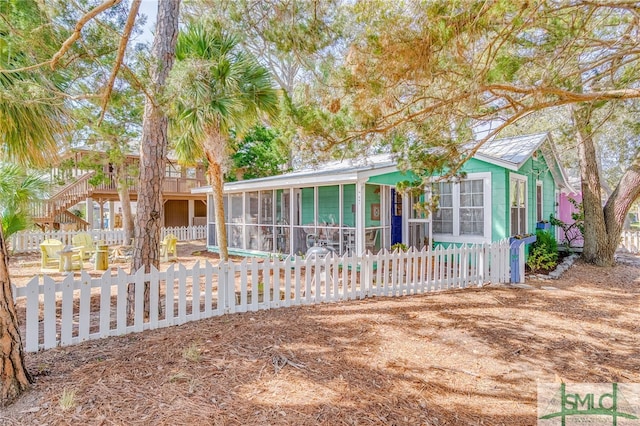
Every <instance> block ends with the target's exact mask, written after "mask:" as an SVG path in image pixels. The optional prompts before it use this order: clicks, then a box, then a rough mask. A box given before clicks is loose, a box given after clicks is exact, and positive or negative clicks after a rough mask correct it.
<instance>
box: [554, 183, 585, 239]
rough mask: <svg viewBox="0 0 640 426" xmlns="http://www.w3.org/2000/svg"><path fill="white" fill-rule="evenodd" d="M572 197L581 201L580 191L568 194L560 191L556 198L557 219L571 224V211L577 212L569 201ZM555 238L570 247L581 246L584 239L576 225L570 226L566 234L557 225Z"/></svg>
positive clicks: (572, 221)
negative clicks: (557, 198)
mask: <svg viewBox="0 0 640 426" xmlns="http://www.w3.org/2000/svg"><path fill="white" fill-rule="evenodd" d="M569 199H573V200H575V201H576V202H578V203H580V202H582V193H581V192H572V193H570V194H565V193H564V192H562V193H560V197H559V200H558V219H560V220H561V221H563V222H564V223H566V224H572V223H574V222H575V221H574V220H573V218H572V216H571V215H572V214H573V213H577V212H578V209H577V208H576V207H575V206H574V205H573V204H572V203H571V201H569ZM557 240H558V243H560V244H568V245H570V246H571V247H582V245H583V243H584V240H583V238H582V233H581V232H580V230H579V229H578V228H577V227H571V228H569V229H568V230H567V234H565V231H564V230H562V229H561V228H560V227H557Z"/></svg>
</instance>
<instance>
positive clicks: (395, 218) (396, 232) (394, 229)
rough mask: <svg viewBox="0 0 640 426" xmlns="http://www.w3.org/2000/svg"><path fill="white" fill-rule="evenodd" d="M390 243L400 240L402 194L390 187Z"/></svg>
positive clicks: (399, 241)
mask: <svg viewBox="0 0 640 426" xmlns="http://www.w3.org/2000/svg"><path fill="white" fill-rule="evenodd" d="M391 200H392V201H391V245H394V244H396V243H401V242H402V194H401V193H399V192H397V191H396V190H395V188H392V189H391Z"/></svg>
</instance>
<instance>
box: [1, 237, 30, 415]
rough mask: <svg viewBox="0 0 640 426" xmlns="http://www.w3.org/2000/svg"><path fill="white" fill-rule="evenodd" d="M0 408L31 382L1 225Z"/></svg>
mask: <svg viewBox="0 0 640 426" xmlns="http://www.w3.org/2000/svg"><path fill="white" fill-rule="evenodd" d="M0 285H1V286H2V296H1V297H0V351H1V352H2V360H1V361H0V380H1V383H0V407H2V406H4V405H6V404H8V403H10V402H11V401H12V400H13V399H14V398H16V397H18V396H19V395H20V394H21V393H22V392H24V391H25V390H26V389H27V388H28V387H29V384H30V383H31V382H32V379H31V375H30V374H29V372H28V371H27V368H26V366H25V363H24V351H23V348H22V338H21V337H20V329H19V326H18V316H17V315H16V308H15V305H14V303H13V292H12V290H11V278H10V276H9V255H8V253H7V247H6V244H5V240H4V235H3V233H2V227H0Z"/></svg>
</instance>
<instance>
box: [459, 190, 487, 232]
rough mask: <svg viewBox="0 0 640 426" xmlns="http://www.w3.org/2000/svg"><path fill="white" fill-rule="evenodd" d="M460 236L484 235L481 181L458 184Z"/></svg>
mask: <svg viewBox="0 0 640 426" xmlns="http://www.w3.org/2000/svg"><path fill="white" fill-rule="evenodd" d="M460 235H484V190H483V181H482V179H476V180H463V181H462V182H460Z"/></svg>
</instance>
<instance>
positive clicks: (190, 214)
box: [187, 200, 196, 226]
mask: <svg viewBox="0 0 640 426" xmlns="http://www.w3.org/2000/svg"><path fill="white" fill-rule="evenodd" d="M187 211H188V213H187V218H188V222H187V226H193V217H194V215H195V211H196V207H195V200H187Z"/></svg>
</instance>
